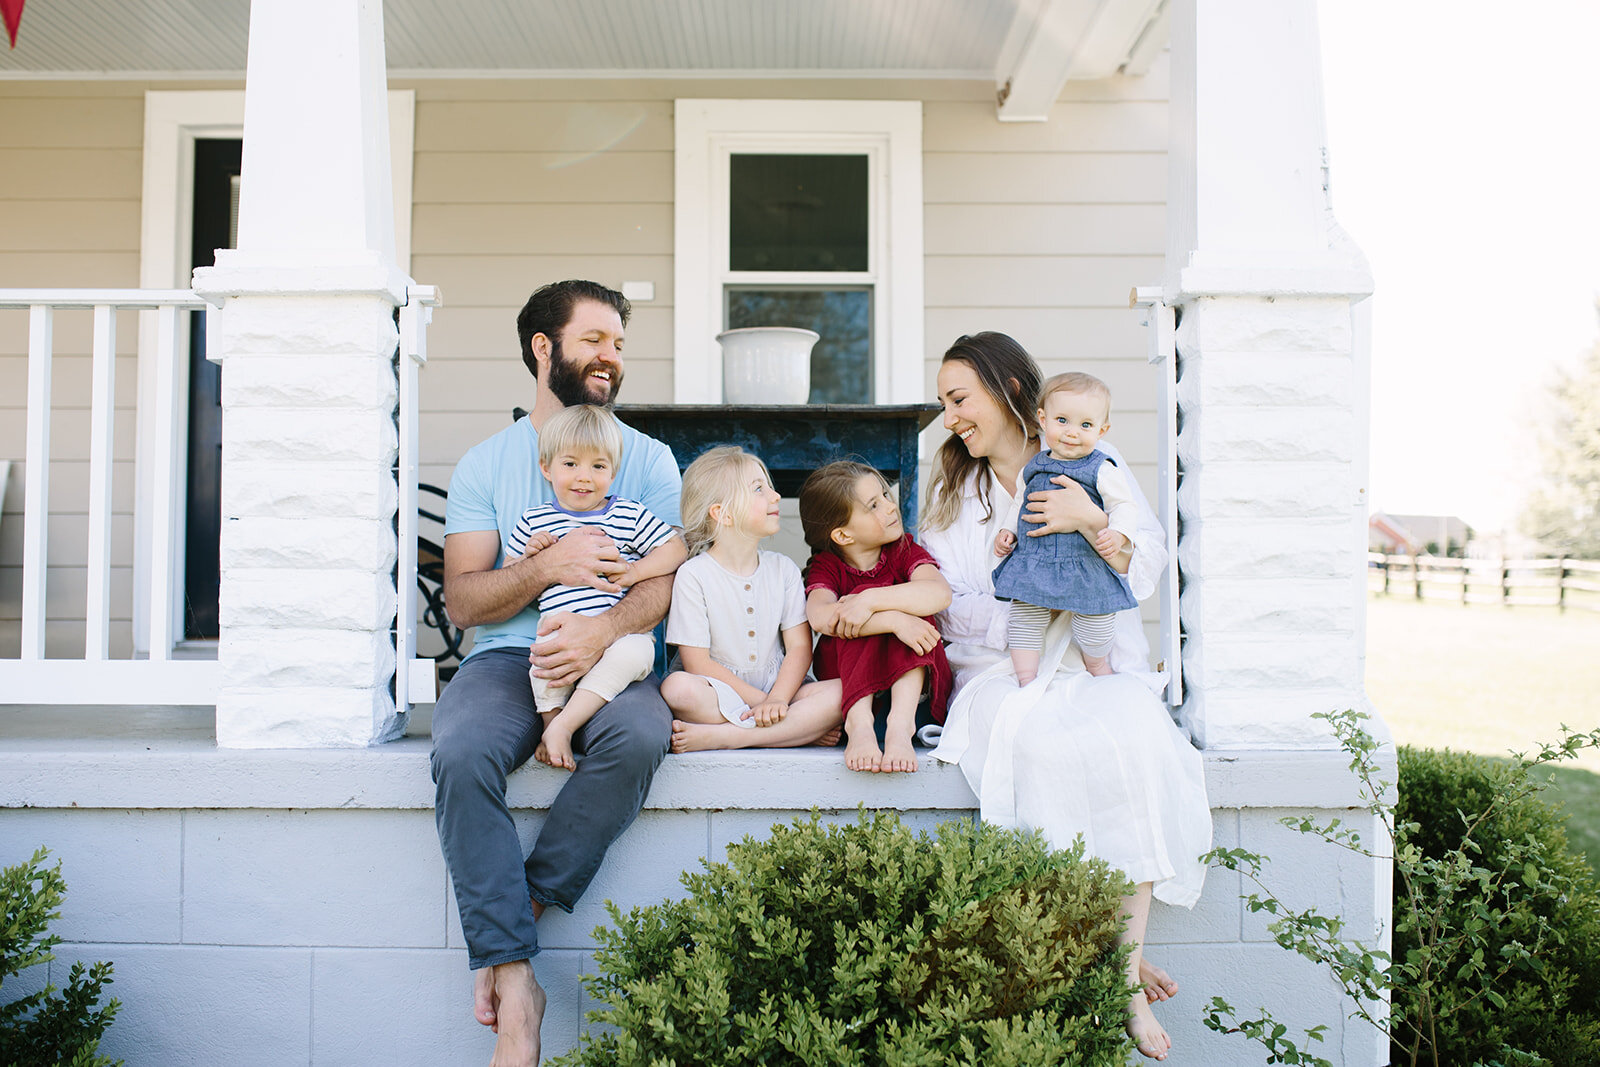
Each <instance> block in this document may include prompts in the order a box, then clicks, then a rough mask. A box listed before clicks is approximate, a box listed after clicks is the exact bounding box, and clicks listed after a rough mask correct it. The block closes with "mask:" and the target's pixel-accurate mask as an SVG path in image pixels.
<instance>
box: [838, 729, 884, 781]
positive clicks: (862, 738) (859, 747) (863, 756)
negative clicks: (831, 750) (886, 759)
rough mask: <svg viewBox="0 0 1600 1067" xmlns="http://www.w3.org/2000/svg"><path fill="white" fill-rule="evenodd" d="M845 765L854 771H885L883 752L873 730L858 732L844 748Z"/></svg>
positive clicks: (851, 736) (852, 735)
mask: <svg viewBox="0 0 1600 1067" xmlns="http://www.w3.org/2000/svg"><path fill="white" fill-rule="evenodd" d="M844 765H845V766H846V767H849V768H850V769H851V770H852V771H879V770H882V769H883V750H882V749H881V748H879V747H878V739H877V738H876V737H875V736H873V732H872V728H871V727H868V728H867V729H865V730H857V731H856V732H855V733H853V734H851V735H850V740H849V741H848V742H847V743H846V744H845V746H844Z"/></svg>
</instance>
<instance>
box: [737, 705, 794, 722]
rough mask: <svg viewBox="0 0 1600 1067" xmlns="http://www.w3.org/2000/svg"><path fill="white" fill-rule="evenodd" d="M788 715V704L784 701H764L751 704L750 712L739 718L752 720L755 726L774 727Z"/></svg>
mask: <svg viewBox="0 0 1600 1067" xmlns="http://www.w3.org/2000/svg"><path fill="white" fill-rule="evenodd" d="M787 714H789V702H788V701H786V700H764V701H762V702H761V703H759V704H751V705H750V710H748V711H746V712H745V713H744V714H743V715H741V716H739V717H740V718H741V719H754V720H755V721H756V725H757V726H774V725H776V724H778V723H780V722H782V721H783V717H784V716H785V715H787Z"/></svg>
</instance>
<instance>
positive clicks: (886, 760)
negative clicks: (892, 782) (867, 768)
mask: <svg viewBox="0 0 1600 1067" xmlns="http://www.w3.org/2000/svg"><path fill="white" fill-rule="evenodd" d="M916 769H917V750H916V749H915V748H913V747H912V746H911V738H909V737H897V736H895V735H894V734H893V733H892V732H891V733H890V734H889V735H888V736H886V737H885V738H884V739H883V762H882V763H881V764H879V765H878V770H880V771H906V772H910V771H915V770H916Z"/></svg>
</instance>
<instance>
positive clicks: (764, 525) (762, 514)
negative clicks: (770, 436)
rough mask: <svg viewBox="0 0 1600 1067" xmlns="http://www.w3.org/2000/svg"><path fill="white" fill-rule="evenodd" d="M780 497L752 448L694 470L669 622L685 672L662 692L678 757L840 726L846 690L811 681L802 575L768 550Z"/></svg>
mask: <svg viewBox="0 0 1600 1067" xmlns="http://www.w3.org/2000/svg"><path fill="white" fill-rule="evenodd" d="M778 500H779V497H778V491H777V490H776V489H774V488H773V487H772V476H771V475H770V474H768V473H767V468H766V465H765V464H763V463H762V462H761V460H759V459H757V458H756V457H755V456H752V455H751V454H750V453H748V452H745V451H744V450H742V449H739V448H734V447H732V446H725V447H722V448H713V449H711V450H710V451H709V452H706V453H704V454H703V455H701V456H700V457H699V458H698V459H696V460H695V461H694V462H693V463H691V464H689V469H688V470H686V471H684V472H683V506H682V513H683V521H684V524H685V529H684V540H685V541H686V542H687V543H688V547H689V561H688V562H687V563H685V564H683V566H681V567H679V568H678V573H677V577H676V579H675V581H674V583H673V587H672V610H671V612H670V613H669V614H668V616H667V643H668V644H672V645H677V646H678V657H679V660H680V663H681V666H682V668H683V669H682V670H679V671H675V672H673V673H672V674H670V675H668V676H667V678H666V680H665V681H663V682H662V683H661V695H662V697H663V698H665V700H666V702H667V706H668V707H670V708H671V709H672V715H673V719H674V722H673V724H672V751H674V752H695V751H699V750H703V749H716V748H753V747H761V748H781V747H787V746H792V745H807V744H811V743H812V742H815V741H817V740H819V739H821V738H823V737H824V735H826V734H828V733H829V732H830V731H837V729H838V726H839V691H840V690H839V683H838V682H836V681H832V682H808V681H806V672H807V671H809V670H810V669H811V627H809V626H808V625H807V624H806V605H805V595H804V593H803V592H802V591H801V585H800V568H799V567H797V566H795V564H794V561H793V560H791V559H789V558H788V557H787V556H785V555H782V554H781V553H778V552H771V551H763V550H762V549H761V547H760V546H761V542H762V541H763V540H764V539H765V538H768V537H771V536H772V535H773V534H775V533H777V532H778Z"/></svg>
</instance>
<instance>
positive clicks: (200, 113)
mask: <svg viewBox="0 0 1600 1067" xmlns="http://www.w3.org/2000/svg"><path fill="white" fill-rule="evenodd" d="M244 95H245V94H244V90H242V89H219V90H194V91H186V90H161V91H157V90H151V91H148V92H146V93H145V94H144V188H143V193H142V195H141V200H140V226H139V285H140V287H141V288H145V289H187V288H189V285H190V275H191V274H192V272H193V264H192V263H191V262H190V258H191V254H190V248H189V246H190V243H191V232H190V220H191V217H192V215H193V206H194V143H195V141H197V140H204V139H208V138H232V137H242V136H243V135H244ZM415 116H416V93H415V92H413V91H412V90H410V89H391V90H389V155H390V167H391V169H392V171H393V174H394V222H395V227H394V242H395V261H396V263H398V264H399V266H400V269H401V270H403V271H405V272H406V273H407V274H409V273H410V271H411V184H412V157H413V151H412V150H413V141H414V130H415V126H416V123H415ZM179 329H180V331H182V334H183V335H182V337H181V338H180V350H181V351H187V350H188V335H187V331H188V317H187V316H183V317H181V318H180V326H179ZM155 353H156V321H155V316H154V315H151V314H148V313H141V314H140V318H139V362H138V395H139V408H138V411H139V417H140V418H141V419H143V418H144V417H146V413H147V412H154V411H155V406H154V393H155ZM178 374H179V376H180V380H179V382H178V395H179V398H180V401H179V404H178V405H177V408H176V410H175V412H174V417H175V418H177V419H179V420H181V421H182V422H183V423H185V424H186V423H187V421H188V417H189V412H188V405H187V402H186V401H185V400H184V399H183V398H185V397H187V395H188V375H189V368H188V364H187V363H186V362H183V361H180V362H179V366H178ZM153 431H154V428H153V427H150V428H147V427H145V426H143V425H141V426H140V427H139V431H138V438H137V440H138V443H137V445H136V453H137V459H136V462H135V464H134V467H135V479H134V481H135V491H134V506H133V507H134V544H135V548H134V557H133V560H134V563H133V600H134V605H133V620H134V623H133V627H134V634H133V641H134V649H135V653H136V654H138V653H144V652H148V651H149V648H150V633H149V619H150V612H149V608H148V603H149V597H150V563H149V555H150V553H149V547H148V546H149V544H150V540H151V538H150V529H151V525H150V524H151V521H152V519H153V517H154V516H153V515H152V514H151V506H152V493H153V489H152V486H153V484H154V479H153V472H152V465H153V464H154V462H155V433H154V432H153ZM187 458H188V457H187V452H186V450H185V451H183V452H180V454H179V455H178V456H177V458H176V460H175V462H176V463H181V464H186V463H187ZM173 473H174V476H175V477H176V479H177V481H176V482H175V483H174V484H176V485H183V484H184V477H185V474H186V471H185V470H183V469H179V470H176V471H174V472H173ZM175 495H176V497H177V501H176V505H175V506H176V508H177V514H176V515H175V516H174V517H173V521H175V523H176V526H175V528H176V529H182V528H183V525H184V521H185V518H186V516H185V515H184V513H183V509H184V500H183V494H181V493H179V494H175ZM173 545H174V548H173V551H174V553H175V554H176V558H175V559H174V561H173V564H174V569H173V570H172V571H171V573H172V574H174V575H176V576H178V581H175V582H174V583H173V605H172V607H173V610H174V611H175V612H179V613H180V614H176V615H174V616H173V617H174V618H179V619H181V618H182V617H183V616H182V614H181V612H182V610H183V587H182V575H183V566H182V563H183V559H182V554H183V543H182V539H181V538H176V539H174V541H173Z"/></svg>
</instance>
